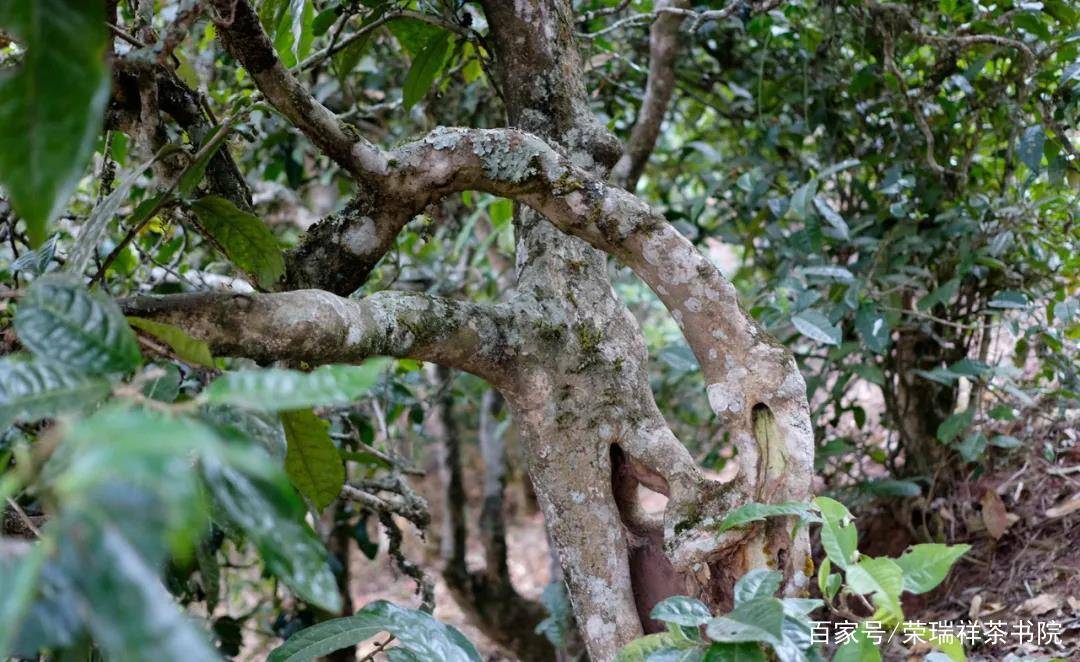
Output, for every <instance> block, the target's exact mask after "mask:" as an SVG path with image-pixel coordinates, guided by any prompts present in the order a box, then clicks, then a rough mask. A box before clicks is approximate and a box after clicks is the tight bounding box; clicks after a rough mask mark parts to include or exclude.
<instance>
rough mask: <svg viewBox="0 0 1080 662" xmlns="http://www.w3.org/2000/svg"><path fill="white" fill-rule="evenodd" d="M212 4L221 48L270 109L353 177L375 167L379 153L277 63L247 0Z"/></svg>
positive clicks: (256, 15)
mask: <svg viewBox="0 0 1080 662" xmlns="http://www.w3.org/2000/svg"><path fill="white" fill-rule="evenodd" d="M211 4H212V5H213V7H214V9H215V10H216V11H217V14H218V17H219V18H218V19H217V20H216V21H215V23H216V26H217V34H218V37H219V38H220V39H221V43H222V45H223V46H225V50H227V51H228V52H229V55H231V56H232V57H233V58H235V59H236V60H237V61H238V62H239V63H240V64H241V65H243V67H244V69H246V70H247V72H248V73H249V74H250V75H251V78H252V79H253V80H254V81H255V85H256V86H258V88H259V90H260V91H261V92H262V93H263V95H264V96H266V99H267V101H269V102H270V103H271V104H272V105H273V106H274V108H277V109H278V111H280V112H281V114H283V115H284V116H285V117H286V118H287V119H288V120H289V121H290V122H292V123H293V124H294V125H295V126H296V127H297V128H298V129H300V131H302V132H303V134H304V135H305V136H307V137H308V139H310V140H311V142H313V143H315V146H316V147H318V148H319V149H320V150H322V151H323V152H324V153H325V154H326V155H327V156H329V157H330V158H331V159H333V160H334V161H335V162H336V163H337V164H338V165H340V166H341V167H342V168H345V169H346V170H348V171H349V172H350V173H353V174H354V175H357V174H359V173H360V172H362V171H363V170H364V169H365V168H372V167H377V166H378V165H379V164H378V163H375V162H372V161H371V159H372V158H377V157H378V155H379V151H378V150H377V149H376V148H375V147H373V146H372V145H371V144H370V143H368V142H367V141H366V140H364V139H362V138H361V137H360V136H358V135H356V134H355V133H352V132H350V131H349V130H348V129H347V128H346V125H345V124H344V123H342V122H341V121H340V120H339V119H338V118H337V116H335V115H334V114H333V113H332V112H330V110H328V109H327V108H326V107H325V106H323V105H322V104H321V103H319V102H318V101H317V100H316V99H315V97H313V96H312V95H311V93H310V92H309V91H308V90H307V88H305V87H304V86H303V85H302V84H301V83H300V81H298V80H296V77H295V76H293V75H292V74H291V73H290V72H289V71H288V70H287V69H286V68H285V67H284V66H283V65H282V64H281V60H279V59H278V56H277V53H276V52H275V51H274V46H273V44H272V43H271V42H270V38H269V37H268V36H267V35H266V32H265V31H264V30H263V28H262V25H261V24H260V23H259V16H258V14H256V13H255V10H254V9H253V8H252V7H251V4H250V3H248V2H247V0H211Z"/></svg>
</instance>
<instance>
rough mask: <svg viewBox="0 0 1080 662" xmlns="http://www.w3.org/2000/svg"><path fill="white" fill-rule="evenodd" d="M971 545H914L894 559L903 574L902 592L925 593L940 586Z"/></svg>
mask: <svg viewBox="0 0 1080 662" xmlns="http://www.w3.org/2000/svg"><path fill="white" fill-rule="evenodd" d="M969 549H971V545H940V544H936V543H935V544H923V545H914V546H912V547H911V548H909V549H908V550H907V551H906V552H904V554H903V555H902V556H901V557H900V558H898V559H896V564H897V565H898V566H900V569H901V570H903V572H904V590H905V591H910V592H911V593H926V592H927V591H930V590H932V589H933V588H934V587H936V586H937V585H938V584H940V583H941V582H942V581H943V580H944V579H945V576H946V575H947V574H949V569H950V568H952V566H953V564H954V563H956V561H957V560H958V559H959V558H960V557H961V556H963V555H964V554H966V553H967V552H968V550H969Z"/></svg>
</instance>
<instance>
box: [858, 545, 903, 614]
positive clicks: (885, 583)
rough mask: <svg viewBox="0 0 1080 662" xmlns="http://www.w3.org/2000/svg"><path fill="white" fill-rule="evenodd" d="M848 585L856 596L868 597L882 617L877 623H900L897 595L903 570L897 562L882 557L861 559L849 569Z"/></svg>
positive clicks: (900, 610)
mask: <svg viewBox="0 0 1080 662" xmlns="http://www.w3.org/2000/svg"><path fill="white" fill-rule="evenodd" d="M847 585H848V588H849V589H850V590H851V591H853V592H855V593H861V594H867V593H869V594H870V595H871V597H872V599H873V602H874V605H876V606H877V607H878V613H879V614H880V615H881V616H882V618H881V619H880V620H882V621H888V622H890V623H892V622H899V621H901V620H903V618H904V613H903V610H902V609H901V608H900V593H901V591H903V588H904V571H903V570H901V568H900V566H899V565H898V564H897V563H896V561H894V560H892V559H890V558H885V557H880V558H864V559H862V560H861V561H859V563H858V564H856V565H853V566H850V567H848V569H847Z"/></svg>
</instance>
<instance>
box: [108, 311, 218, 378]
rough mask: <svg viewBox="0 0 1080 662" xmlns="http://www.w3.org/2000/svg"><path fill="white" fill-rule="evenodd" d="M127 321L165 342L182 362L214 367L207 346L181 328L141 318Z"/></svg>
mask: <svg viewBox="0 0 1080 662" xmlns="http://www.w3.org/2000/svg"><path fill="white" fill-rule="evenodd" d="M127 320H128V323H129V324H130V325H131V326H133V327H135V328H136V329H139V330H140V331H145V332H146V333H148V334H150V335H152V336H154V337H155V338H157V339H158V340H161V341H162V342H164V343H165V344H166V345H168V346H169V347H170V348H171V349H172V351H173V352H175V353H176V356H178V357H179V358H180V359H181V360H183V361H187V362H188V363H190V364H192V365H201V366H203V367H204V368H213V367H214V357H213V356H211V355H210V348H209V347H208V346H207V344H206V343H204V342H203V341H201V340H198V339H196V338H192V337H191V336H189V335H188V334H187V332H186V331H184V330H183V329H181V328H180V327H177V326H173V325H171V324H165V323H164V322H155V321H154V320H148V319H144V318H141V317H128V318H127Z"/></svg>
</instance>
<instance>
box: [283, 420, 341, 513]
mask: <svg viewBox="0 0 1080 662" xmlns="http://www.w3.org/2000/svg"><path fill="white" fill-rule="evenodd" d="M281 424H282V427H284V428H285V439H286V440H288V449H287V451H286V453H285V473H287V474H288V475H289V480H291V481H292V484H293V485H295V486H296V489H298V490H300V494H303V495H304V496H306V497H307V498H309V499H311V501H312V502H313V503H314V504H315V507H316V508H318V509H319V510H322V509H323V508H326V507H327V506H329V505H330V503H331V502H332V501H333V500H334V499H336V498H337V496H338V494H340V493H341V487H342V485H344V484H345V463H344V462H342V461H341V455H339V454H338V450H337V447H336V446H334V442H333V441H331V440H330V434H329V433H328V432H327V429H326V428H327V424H326V422H325V421H323V420H322V419H321V418H319V417H318V416H316V415H315V413H314V412H313V411H311V410H310V409H298V410H296V411H287V412H282V414H281Z"/></svg>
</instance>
